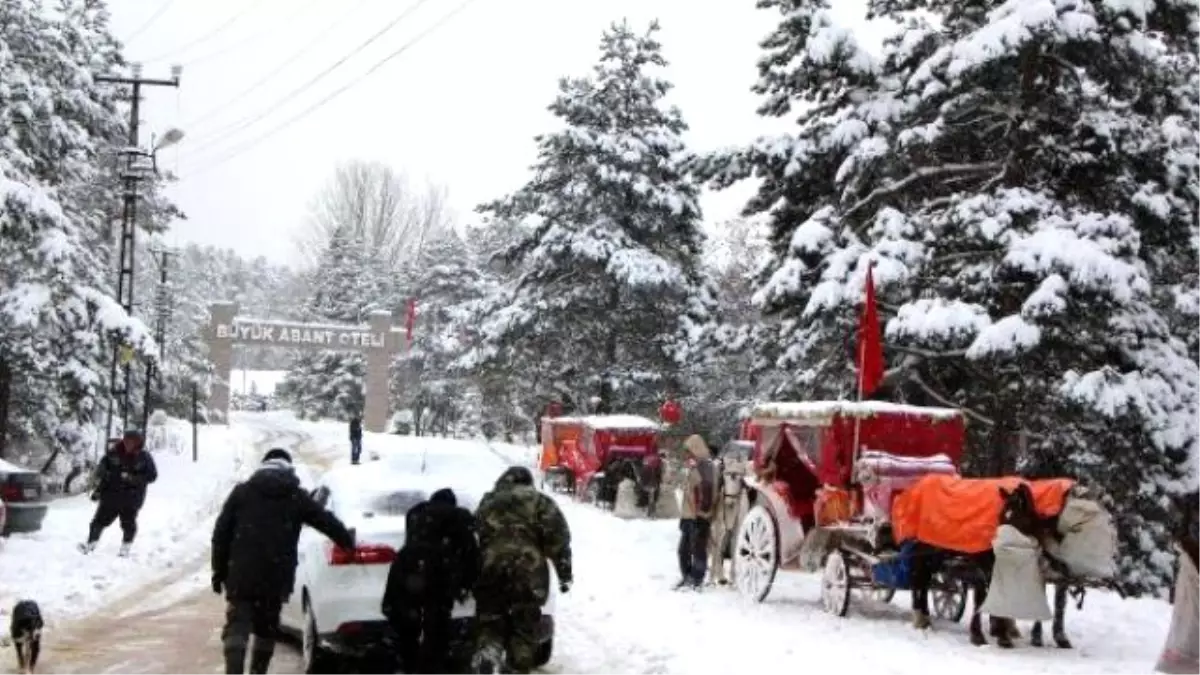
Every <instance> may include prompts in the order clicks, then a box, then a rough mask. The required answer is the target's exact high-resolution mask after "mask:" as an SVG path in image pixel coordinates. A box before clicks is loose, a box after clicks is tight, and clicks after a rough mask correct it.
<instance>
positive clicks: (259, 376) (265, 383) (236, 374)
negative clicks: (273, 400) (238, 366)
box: [229, 370, 288, 396]
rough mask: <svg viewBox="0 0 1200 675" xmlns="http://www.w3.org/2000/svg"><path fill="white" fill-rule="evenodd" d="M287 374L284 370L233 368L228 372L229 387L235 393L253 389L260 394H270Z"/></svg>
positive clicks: (243, 392)
mask: <svg viewBox="0 0 1200 675" xmlns="http://www.w3.org/2000/svg"><path fill="white" fill-rule="evenodd" d="M287 374H288V371H286V370H235V371H233V372H231V373H230V374H229V388H230V389H231V390H233V393H235V394H249V393H250V392H251V391H255V392H257V393H258V394H259V395H261V396H270V395H271V394H274V393H275V388H276V387H278V386H279V383H280V382H282V381H283V378H284V377H287Z"/></svg>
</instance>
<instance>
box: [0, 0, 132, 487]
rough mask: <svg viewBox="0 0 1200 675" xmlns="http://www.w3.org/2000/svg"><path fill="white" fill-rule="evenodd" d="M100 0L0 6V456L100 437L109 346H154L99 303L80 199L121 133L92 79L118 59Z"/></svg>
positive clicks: (101, 254)
mask: <svg viewBox="0 0 1200 675" xmlns="http://www.w3.org/2000/svg"><path fill="white" fill-rule="evenodd" d="M120 63H121V59H120V55H119V53H118V51H117V43H116V41H115V40H114V39H113V38H112V35H111V33H110V32H109V29H108V15H107V11H106V9H105V6H104V3H103V2H99V1H98V0H64V1H63V2H59V3H57V4H56V5H55V7H54V8H50V7H47V6H46V5H45V4H44V3H41V2H35V1H33V0H13V1H12V2H5V3H3V5H0V72H2V73H4V76H3V77H4V84H3V87H4V94H3V96H0V270H3V271H2V272H0V275H2V281H0V289H2V290H0V316H2V320H0V456H3V455H6V454H9V448H10V447H15V448H22V447H29V446H28V443H29V442H31V441H33V442H36V443H41V444H44V445H46V446H49V448H48V449H49V450H50V453H51V454H50V456H49V458H45V457H44V456H43V459H45V468H47V469H49V468H50V465H51V464H52V463H53V459H54V457H57V456H59V455H60V453H64V452H65V453H66V455H67V456H71V455H78V454H83V453H86V452H87V451H88V450H90V449H92V448H94V445H95V443H96V442H97V441H98V439H99V436H98V430H97V429H96V427H95V424H96V423H97V422H98V421H101V420H102V415H103V406H104V403H103V402H104V400H105V399H106V390H107V387H108V373H107V356H108V354H109V345H111V344H112V342H111V340H119V341H122V342H124V343H127V344H130V345H131V346H132V347H133V348H134V349H136V350H145V351H151V352H152V351H153V348H154V346H153V343H152V340H151V339H150V336H149V333H148V331H147V330H146V327H145V326H144V325H143V324H142V323H141V322H140V321H137V320H134V319H132V318H131V317H129V316H128V315H127V314H126V313H125V312H124V311H123V310H122V309H121V307H120V306H119V305H118V304H117V302H116V300H114V299H113V298H112V296H111V295H110V292H109V291H110V282H109V281H108V279H107V278H106V277H108V268H107V266H106V265H105V260H106V253H107V251H108V246H109V244H108V240H107V238H106V236H105V235H106V233H107V226H108V223H107V221H106V217H105V215H104V213H103V212H102V211H99V210H97V209H95V208H92V206H91V205H90V204H89V202H88V200H87V199H86V195H87V194H88V188H89V186H90V185H92V184H93V183H94V182H95V181H97V180H99V172H98V169H97V167H98V166H99V165H100V164H101V158H102V156H103V154H104V153H108V152H112V151H113V149H114V148H115V147H117V144H119V143H121V141H122V138H123V136H124V132H125V127H124V121H123V111H122V110H121V109H120V105H119V102H118V100H117V92H116V91H114V90H113V89H112V88H110V87H108V86H107V85H104V84H100V83H97V82H95V81H94V80H93V78H92V73H94V72H96V71H98V70H105V69H113V68H116V67H118V66H119V65H120Z"/></svg>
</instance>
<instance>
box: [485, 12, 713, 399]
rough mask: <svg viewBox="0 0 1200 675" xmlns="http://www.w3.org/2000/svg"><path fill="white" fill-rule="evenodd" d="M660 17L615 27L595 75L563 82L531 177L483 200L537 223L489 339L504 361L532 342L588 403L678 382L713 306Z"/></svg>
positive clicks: (499, 213)
mask: <svg viewBox="0 0 1200 675" xmlns="http://www.w3.org/2000/svg"><path fill="white" fill-rule="evenodd" d="M657 32H658V25H657V23H653V24H651V25H650V27H649V29H648V30H647V31H646V32H645V33H644V34H641V35H639V34H637V33H635V31H634V30H633V28H631V27H630V26H629V24H628V23H624V22H623V23H620V24H614V25H612V26H611V27H610V28H609V29H608V30H607V31H605V33H604V36H603V38H602V39H601V44H600V51H601V55H600V60H599V62H598V63H597V64H596V66H595V68H594V70H593V73H592V75H591V76H590V77H586V78H573V79H572V78H568V79H563V80H562V81H561V82H560V83H559V94H558V97H557V98H556V99H555V101H554V103H553V104H552V105H551V106H550V110H551V112H553V113H554V115H555V116H556V117H558V118H559V120H561V121H562V122H563V123H564V124H565V125H566V127H565V128H564V129H563V130H561V131H557V132H555V133H550V134H545V135H542V136H539V137H538V138H537V139H536V140H537V144H538V161H537V163H536V165H535V166H534V167H533V172H534V178H533V179H532V180H531V181H530V182H529V183H527V184H526V185H525V186H524V187H522V188H521V189H520V190H518V191H517V192H516V193H515V194H512V195H509V196H508V197H505V198H504V199H501V200H499V201H497V202H494V203H491V204H487V205H484V206H482V207H480V210H481V212H484V213H488V214H491V215H493V216H495V217H496V218H498V219H500V220H515V221H522V222H528V223H529V224H531V225H533V226H534V227H535V229H534V231H533V233H532V234H531V235H530V236H529V237H527V238H526V239H525V240H524V241H523V242H521V243H520V244H519V245H518V246H516V247H514V248H513V249H512V250H511V251H509V252H508V259H509V261H510V262H511V263H513V264H514V265H515V266H516V267H517V268H518V269H519V270H520V272H521V276H520V278H519V279H518V280H517V281H516V282H515V283H514V284H513V285H512V288H511V289H510V296H509V298H508V303H507V305H508V306H507V307H506V308H504V309H502V310H501V311H500V312H498V313H497V314H496V315H495V316H493V317H492V318H491V320H490V321H489V322H488V326H487V333H486V339H487V341H488V342H489V343H490V344H489V345H488V346H489V348H494V349H495V350H496V353H497V355H498V356H497V357H498V358H500V359H501V360H504V359H506V358H508V356H509V355H510V354H511V353H512V352H513V351H514V350H535V351H536V352H537V353H538V354H540V357H541V358H542V359H543V360H544V361H548V362H549V363H551V364H553V367H554V368H556V370H557V372H555V373H553V374H552V375H551V377H552V379H553V380H554V381H555V382H556V384H560V385H562V386H564V387H566V388H567V389H568V390H569V391H567V392H565V395H566V396H568V398H569V399H571V402H573V403H574V404H575V407H576V408H578V409H580V410H585V409H586V408H587V400H588V399H589V398H591V397H592V396H597V395H598V396H599V397H600V399H601V401H602V403H601V409H602V410H603V409H609V410H613V411H616V410H620V409H628V410H633V409H637V410H640V411H642V412H648V411H649V410H652V409H653V406H654V405H655V402H656V401H657V400H660V397H661V395H662V392H663V390H664V389H669V388H672V387H673V386H677V385H678V379H679V378H678V375H679V369H680V367H681V365H682V362H683V361H684V360H685V359H686V358H687V354H686V347H687V345H688V342H689V338H690V337H691V335H690V333H691V331H692V329H693V325H694V323H693V322H694V321H696V320H698V319H700V320H702V319H703V316H704V313H705V312H706V311H707V310H708V309H709V306H708V301H707V300H708V299H707V296H706V294H705V287H704V285H703V283H702V281H701V279H700V274H699V264H698V260H699V256H700V249H701V232H700V207H699V205H698V203H697V194H698V192H699V188H698V187H697V186H696V184H695V183H694V182H693V181H692V180H691V178H690V176H689V175H688V174H687V173H686V171H685V169H684V167H685V163H686V162H687V161H688V153H687V150H686V149H685V148H684V145H683V141H682V140H681V138H680V134H681V133H682V132H683V131H684V130H685V129H686V125H685V124H684V121H683V117H682V115H681V114H680V112H679V111H678V110H677V109H676V108H673V107H667V106H666V105H665V104H664V103H663V97H664V96H665V95H666V93H667V92H668V91H669V90H670V86H671V85H670V84H669V83H668V82H667V81H666V80H664V79H662V78H661V77H660V76H658V75H657V74H656V73H655V70H656V69H659V68H661V67H663V66H664V65H665V64H666V61H665V59H664V58H663V55H662V49H661V45H660V44H659V42H658V41H657V39H656V37H655V35H656V33H657Z"/></svg>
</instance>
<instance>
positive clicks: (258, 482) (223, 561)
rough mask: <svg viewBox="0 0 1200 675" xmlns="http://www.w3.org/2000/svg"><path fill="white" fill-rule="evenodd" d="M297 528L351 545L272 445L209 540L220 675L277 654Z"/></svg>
mask: <svg viewBox="0 0 1200 675" xmlns="http://www.w3.org/2000/svg"><path fill="white" fill-rule="evenodd" d="M303 525H308V526H309V527H313V528H316V529H317V531H319V532H320V533H321V534H323V535H325V536H326V537H329V538H330V539H331V540H332V541H333V542H334V543H335V544H337V545H338V546H340V547H342V548H344V549H353V548H354V546H355V541H354V532H353V531H351V530H347V529H346V526H345V525H343V524H342V522H341V521H340V520H338V519H337V517H336V516H334V515H333V514H332V513H330V512H329V511H326V510H325V509H323V508H321V506H320V505H319V504H317V502H316V501H314V500H313V498H312V497H311V496H310V495H309V494H308V492H306V491H305V490H304V488H302V487H300V479H299V478H297V477H296V473H295V471H294V469H293V467H292V458H291V455H289V454H288V452H287V451H286V450H282V449H280V448H275V449H273V450H271V451H269V452H267V454H266V455H265V456H264V457H263V463H262V466H261V467H259V468H258V470H257V471H255V472H254V474H253V475H251V476H250V478H248V479H247V480H246V481H244V482H242V483H239V484H238V485H237V486H235V487H234V488H233V491H232V492H230V493H229V497H228V498H227V499H226V500H225V505H224V506H223V507H221V513H220V515H219V516H217V524H216V527H214V528H213V537H212V588H213V592H214V593H216V594H218V595H220V594H221V593H222V591H223V592H224V593H225V599H226V608H225V628H224V630H223V631H222V632H221V641H222V643H223V645H224V648H225V672H226V673H242V672H245V671H244V669H245V664H246V652H247V648H248V647H249V645H250V636H251V635H254V648H253V650H252V651H251V653H250V672H251V673H265V672H267V667H268V666H269V665H270V663H271V656H272V655H273V654H274V652H275V638H276V634H277V633H278V630H279V615H280V612H281V611H282V609H283V603H284V602H286V601H287V599H288V598H289V597H291V595H292V592H293V590H294V586H295V582H296V562H297V558H296V545H297V542H298V541H299V539H300V528H301V526H303Z"/></svg>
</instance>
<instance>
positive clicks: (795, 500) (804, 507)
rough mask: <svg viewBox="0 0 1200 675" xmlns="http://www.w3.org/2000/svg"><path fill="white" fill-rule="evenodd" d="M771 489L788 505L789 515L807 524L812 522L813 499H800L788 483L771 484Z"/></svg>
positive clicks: (779, 481)
mask: <svg viewBox="0 0 1200 675" xmlns="http://www.w3.org/2000/svg"><path fill="white" fill-rule="evenodd" d="M771 489H772V490H774V491H775V494H777V495H779V496H780V497H781V498H782V499H783V503H784V504H787V508H788V515H790V516H791V517H793V518H795V519H796V520H799V521H802V522H805V523H807V522H809V521H810V520H812V518H813V500H812V499H811V498H810V499H801V498H799V497H798V496H797V495H796V494H795V491H794V490H792V488H791V486H790V485H789V484H788V483H787V481H782V480H777V481H775V482H773V483H771Z"/></svg>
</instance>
